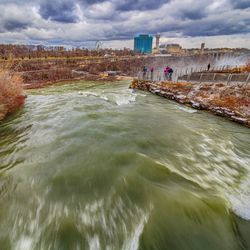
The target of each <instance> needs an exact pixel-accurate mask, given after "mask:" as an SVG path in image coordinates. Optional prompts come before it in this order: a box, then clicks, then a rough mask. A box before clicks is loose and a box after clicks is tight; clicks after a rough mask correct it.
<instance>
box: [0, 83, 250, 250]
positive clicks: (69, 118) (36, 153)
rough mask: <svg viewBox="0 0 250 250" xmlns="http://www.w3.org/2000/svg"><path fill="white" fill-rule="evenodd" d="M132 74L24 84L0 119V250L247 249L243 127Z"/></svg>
mask: <svg viewBox="0 0 250 250" xmlns="http://www.w3.org/2000/svg"><path fill="white" fill-rule="evenodd" d="M128 85H129V83H128V82H117V83H92V82H80V83H72V84H68V85H66V84H59V85H55V86H51V87H47V88H44V89H39V90H32V91H28V98H27V100H26V105H25V107H24V108H23V109H22V110H20V111H18V112H16V113H15V114H13V115H11V116H9V117H8V118H7V119H5V120H4V121H3V122H1V123H0V249H1V250H9V249H11V250H12V249H13V250H31V249H32V250H33V249H34V250H38V249H39V250H40V249H44V250H49V249H50V250H54V249H60V250H64V249H65V250H81V249H91V250H98V249H107V250H111V249H114V250H120V249H122V250H132V249H139V250H144V249H145V250H146V249H148V250H151V249H152V250H153V249H157V250H164V249H169V250H175V249H179V250H185V249H188V250H196V249H197V250H206V249H207V250H216V249H218V250H223V249H225V250H230V249H232V250H233V249H235V250H236V249H250V237H249V235H250V130H249V129H248V128H245V127H243V126H240V125H238V124H235V123H232V122H229V121H227V120H225V119H223V118H220V117H216V116H213V115H211V114H209V113H206V112H202V111H196V110H193V109H191V108H188V107H184V106H181V105H179V104H177V103H175V102H172V101H169V100H167V99H164V98H161V97H158V96H154V95H152V94H149V93H146V92H141V91H132V90H129V89H128Z"/></svg>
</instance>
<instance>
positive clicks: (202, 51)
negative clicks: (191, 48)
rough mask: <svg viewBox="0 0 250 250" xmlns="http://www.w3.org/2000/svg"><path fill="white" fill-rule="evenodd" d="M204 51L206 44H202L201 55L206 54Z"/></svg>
mask: <svg viewBox="0 0 250 250" xmlns="http://www.w3.org/2000/svg"><path fill="white" fill-rule="evenodd" d="M204 49H205V43H202V44H201V54H203V53H204Z"/></svg>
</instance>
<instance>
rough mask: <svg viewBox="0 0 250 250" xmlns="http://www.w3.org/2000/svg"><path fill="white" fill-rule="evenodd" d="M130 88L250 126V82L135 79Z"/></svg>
mask: <svg viewBox="0 0 250 250" xmlns="http://www.w3.org/2000/svg"><path fill="white" fill-rule="evenodd" d="M130 88H133V89H140V90H144V91H149V92H151V93H153V94H156V95H158V96H162V97H165V98H167V99H170V100H174V101H176V102H178V103H181V104H183V105H186V106H189V107H192V108H194V109H199V110H206V111H209V112H212V113H213V114H215V115H218V116H222V117H225V118H227V119H229V120H231V121H234V122H237V123H239V124H242V125H245V126H247V127H250V84H246V85H245V86H238V85H237V84H234V85H230V86H229V85H227V84H224V83H198V84H197V83H196V84H192V83H187V82H181V83H174V82H151V81H138V80H137V79H134V80H133V81H132V82H131V85H130Z"/></svg>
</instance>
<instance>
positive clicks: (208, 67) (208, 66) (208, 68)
mask: <svg viewBox="0 0 250 250" xmlns="http://www.w3.org/2000/svg"><path fill="white" fill-rule="evenodd" d="M210 67H211V65H210V63H209V64H208V65H207V71H209V70H210Z"/></svg>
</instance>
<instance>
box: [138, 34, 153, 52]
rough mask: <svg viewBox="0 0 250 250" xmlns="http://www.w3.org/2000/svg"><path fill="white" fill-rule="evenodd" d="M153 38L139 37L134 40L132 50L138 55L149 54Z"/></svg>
mask: <svg viewBox="0 0 250 250" xmlns="http://www.w3.org/2000/svg"><path fill="white" fill-rule="evenodd" d="M152 47H153V37H152V36H150V35H139V36H137V37H135V38H134V50H135V51H136V52H140V53H146V54H151V53H152Z"/></svg>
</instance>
